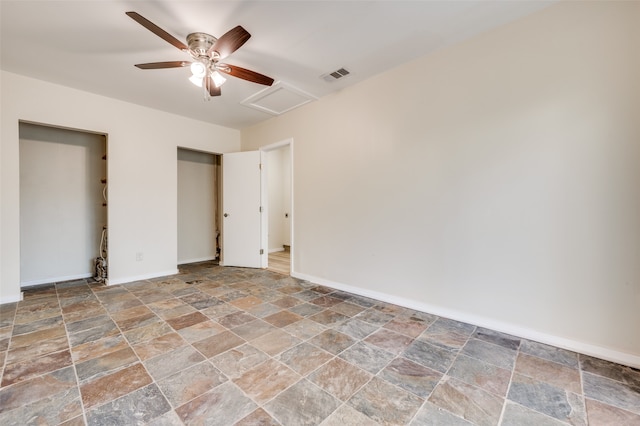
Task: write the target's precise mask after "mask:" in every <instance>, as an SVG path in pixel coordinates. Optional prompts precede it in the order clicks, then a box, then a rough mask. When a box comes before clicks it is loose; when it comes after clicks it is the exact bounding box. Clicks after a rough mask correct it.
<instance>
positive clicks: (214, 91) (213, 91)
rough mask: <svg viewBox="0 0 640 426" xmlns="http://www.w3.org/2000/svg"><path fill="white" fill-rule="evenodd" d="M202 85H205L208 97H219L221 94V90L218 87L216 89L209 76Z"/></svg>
mask: <svg viewBox="0 0 640 426" xmlns="http://www.w3.org/2000/svg"><path fill="white" fill-rule="evenodd" d="M204 84H205V85H206V87H207V90H209V95H211V96H220V95H221V94H222V90H221V89H220V88H219V87H216V85H215V83H214V82H213V79H212V78H211V76H209V78H207V79H205V80H204Z"/></svg>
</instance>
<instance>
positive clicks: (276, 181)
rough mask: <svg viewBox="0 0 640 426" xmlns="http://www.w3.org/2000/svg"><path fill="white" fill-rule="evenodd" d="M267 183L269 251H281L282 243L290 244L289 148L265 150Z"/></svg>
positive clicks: (286, 146) (287, 146)
mask: <svg viewBox="0 0 640 426" xmlns="http://www.w3.org/2000/svg"><path fill="white" fill-rule="evenodd" d="M266 156H267V169H266V170H267V185H268V197H269V200H268V204H267V205H268V209H269V212H268V213H269V236H268V240H269V252H274V251H282V250H283V246H284V245H291V243H290V230H289V218H287V217H285V215H286V214H288V213H289V210H290V208H289V206H290V205H291V177H290V174H291V172H290V167H291V166H290V164H289V163H290V157H291V155H290V148H289V145H285V146H283V147H281V148H278V149H275V150H272V151H267V152H266Z"/></svg>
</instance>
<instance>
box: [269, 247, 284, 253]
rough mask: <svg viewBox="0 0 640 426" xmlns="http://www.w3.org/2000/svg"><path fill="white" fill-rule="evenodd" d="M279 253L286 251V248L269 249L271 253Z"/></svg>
mask: <svg viewBox="0 0 640 426" xmlns="http://www.w3.org/2000/svg"><path fill="white" fill-rule="evenodd" d="M279 251H285V250H284V248H274V249H269V253H277V252H279Z"/></svg>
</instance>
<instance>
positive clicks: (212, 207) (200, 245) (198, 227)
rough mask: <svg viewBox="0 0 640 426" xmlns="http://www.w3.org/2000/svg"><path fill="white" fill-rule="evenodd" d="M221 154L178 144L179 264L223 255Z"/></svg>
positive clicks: (216, 258) (214, 258)
mask: <svg viewBox="0 0 640 426" xmlns="http://www.w3.org/2000/svg"><path fill="white" fill-rule="evenodd" d="M220 163H221V161H220V155H217V154H211V153H207V152H201V151H195V150H190V149H186V148H178V264H179V265H183V264H187V263H196V262H203V261H209V260H218V259H219V256H220V244H219V240H220V221H219V202H220V201H219V194H220V188H219V182H220Z"/></svg>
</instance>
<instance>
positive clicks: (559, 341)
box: [242, 2, 640, 367]
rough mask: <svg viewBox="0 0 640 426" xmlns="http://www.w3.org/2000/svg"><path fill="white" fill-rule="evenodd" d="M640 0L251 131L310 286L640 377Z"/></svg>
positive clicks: (492, 43) (471, 46) (463, 54)
mask: <svg viewBox="0 0 640 426" xmlns="http://www.w3.org/2000/svg"><path fill="white" fill-rule="evenodd" d="M638 22H640V3H639V2H565V3H562V4H559V5H556V6H553V7H551V8H549V9H546V10H543V11H541V12H538V13H537V14H535V15H532V16H530V17H528V18H525V19H523V20H520V21H517V22H515V23H513V24H510V25H508V26H505V27H502V28H499V29H496V30H493V31H491V32H488V33H485V34H484V35H481V36H479V37H476V38H474V39H471V40H469V41H467V42H464V43H462V44H460V45H457V46H454V47H451V48H448V49H445V50H442V51H440V52H438V53H437V54H434V55H432V56H429V57H425V58H423V59H421V60H418V61H415V62H413V63H409V64H406V65H402V66H400V67H398V68H396V69H394V70H392V71H390V72H387V73H385V74H383V75H380V76H377V77H374V78H372V79H370V80H368V81H365V82H363V83H361V84H358V85H356V86H355V87H352V88H350V89H347V90H344V91H342V92H340V93H337V94H335V95H332V96H328V97H325V98H323V99H322V100H320V101H318V102H315V103H313V104H310V105H308V106H305V107H303V108H300V109H298V110H294V111H292V112H290V113H288V114H286V115H284V116H282V117H276V118H273V119H271V120H269V121H267V122H264V123H262V124H259V125H256V126H254V127H252V128H248V129H245V130H243V131H242V148H243V150H252V149H256V148H258V147H259V146H262V145H265V144H270V143H273V142H276V141H279V140H283V139H286V138H293V139H294V140H295V145H296V150H295V158H294V167H295V173H294V182H295V192H294V199H295V205H294V209H295V212H296V217H295V242H293V250H294V258H295V264H294V265H293V270H294V271H297V273H298V276H300V277H303V278H308V279H312V280H315V281H316V282H323V283H325V284H328V285H334V286H336V287H341V288H345V289H350V290H353V291H357V292H360V293H361V294H367V295H370V296H374V297H380V298H385V299H386V300H390V301H394V302H396V303H400V304H404V305H407V306H413V307H415V308H418V309H425V310H430V311H432V312H434V313H438V314H441V315H445V316H449V317H454V318H457V319H461V320H465V321H469V322H473V323H475V324H479V325H485V326H490V327H493V328H496V329H499V330H503V331H506V332H510V333H514V334H518V335H521V336H524V337H529V338H533V339H536V340H539V341H544V342H547V343H551V344H556V345H558V346H563V347H567V348H570V349H574V350H578V351H581V352H584V353H590V354H594V355H597V356H600V357H603V358H607V359H612V360H614V361H619V362H622V363H626V364H629V365H635V366H636V367H638V366H640V333H638V327H639V326H640V190H639V184H640V77H639V76H640V25H638Z"/></svg>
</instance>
